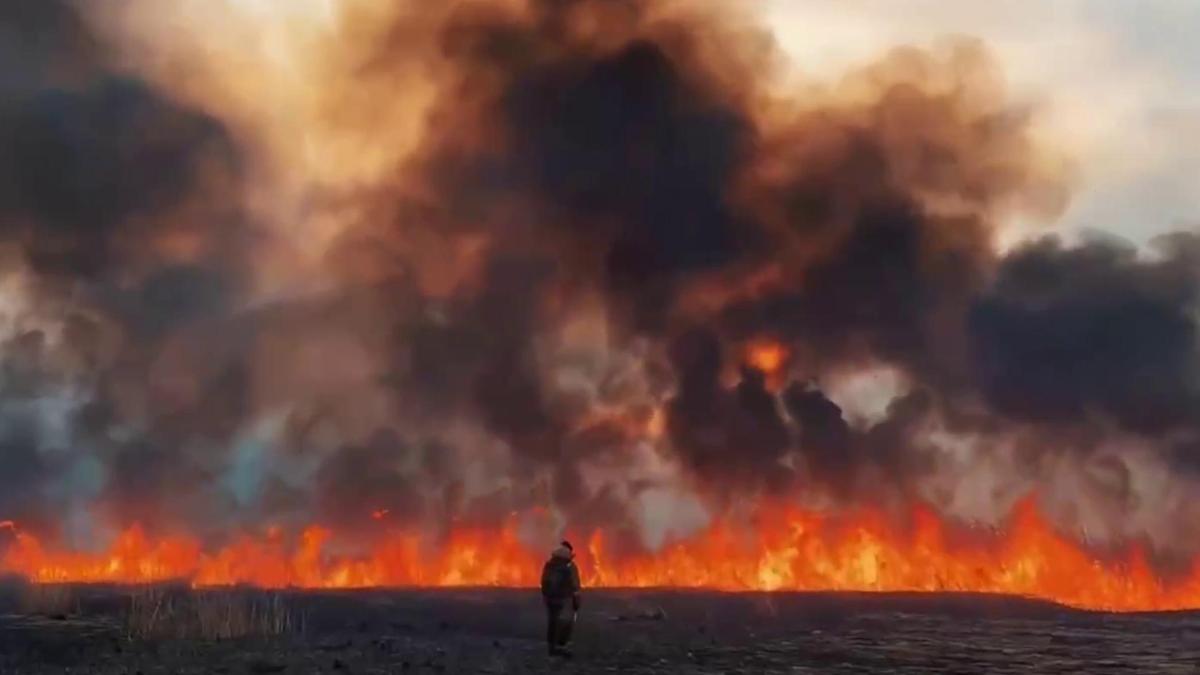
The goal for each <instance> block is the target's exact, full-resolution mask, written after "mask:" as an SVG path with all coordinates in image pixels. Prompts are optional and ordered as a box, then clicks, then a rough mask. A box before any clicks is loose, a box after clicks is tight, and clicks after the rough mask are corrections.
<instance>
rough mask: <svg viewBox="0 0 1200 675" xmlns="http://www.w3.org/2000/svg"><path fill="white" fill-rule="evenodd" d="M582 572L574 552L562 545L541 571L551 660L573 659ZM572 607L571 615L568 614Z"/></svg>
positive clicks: (569, 545) (564, 542)
mask: <svg viewBox="0 0 1200 675" xmlns="http://www.w3.org/2000/svg"><path fill="white" fill-rule="evenodd" d="M579 592H580V585H579V568H578V567H576V566H575V548H574V547H572V546H571V542H569V541H563V542H562V543H561V544H560V545H559V546H558V548H556V549H554V551H553V552H552V553H551V554H550V559H549V560H547V561H546V564H545V565H544V566H543V567H542V601H543V602H544V603H545V605H546V644H547V647H548V648H549V650H550V655H551V656H564V657H570V656H571V648H570V644H571V633H572V632H573V629H574V627H575V615H576V614H577V613H578V612H579ZM567 603H570V606H571V609H570V612H569V613H568V612H567Z"/></svg>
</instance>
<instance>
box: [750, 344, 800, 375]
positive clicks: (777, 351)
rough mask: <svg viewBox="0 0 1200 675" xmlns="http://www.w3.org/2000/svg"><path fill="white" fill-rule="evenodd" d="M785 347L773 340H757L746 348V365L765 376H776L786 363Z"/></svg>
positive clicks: (786, 350)
mask: <svg viewBox="0 0 1200 675" xmlns="http://www.w3.org/2000/svg"><path fill="white" fill-rule="evenodd" d="M789 356H790V354H789V353H788V349H787V347H785V346H784V345H783V344H781V343H779V342H775V341H773V340H765V339H764V340H758V341H755V342H751V343H750V344H749V345H748V346H747V347H746V356H745V360H746V364H747V365H749V366H751V367H753V368H755V369H756V370H758V371H760V372H762V373H763V374H764V375H767V376H771V377H773V376H775V375H778V374H779V372H780V370H781V369H782V368H783V366H784V365H785V364H786V363H787V360H788V357H789Z"/></svg>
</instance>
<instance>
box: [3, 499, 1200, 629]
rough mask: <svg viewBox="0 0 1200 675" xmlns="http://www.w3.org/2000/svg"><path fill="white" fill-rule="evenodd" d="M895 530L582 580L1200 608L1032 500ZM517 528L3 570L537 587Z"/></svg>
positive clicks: (127, 534)
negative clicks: (353, 551)
mask: <svg viewBox="0 0 1200 675" xmlns="http://www.w3.org/2000/svg"><path fill="white" fill-rule="evenodd" d="M890 522H891V521H889V520H888V519H887V518H886V517H884V516H883V515H882V514H880V513H876V512H870V511H866V512H862V513H859V514H856V515H855V516H854V517H851V518H846V519H844V520H843V519H839V520H838V521H837V522H834V521H833V520H831V519H829V518H827V517H825V516H822V515H821V514H818V513H814V512H810V511H805V510H801V509H797V508H787V507H782V508H772V509H765V508H764V509H760V510H759V513H758V517H757V519H756V521H755V523H754V525H753V526H751V527H745V526H744V525H743V524H740V523H733V522H728V521H716V522H714V523H712V524H711V525H710V526H708V527H707V528H705V529H704V530H702V531H700V532H699V533H697V534H695V535H693V536H691V537H688V538H687V539H684V540H681V541H677V542H675V543H672V544H670V545H668V546H666V547H665V548H664V549H662V550H660V551H658V552H657V553H653V554H640V555H635V556H628V555H625V556H616V555H613V554H612V553H611V551H610V549H609V547H608V543H607V540H606V538H605V536H604V534H603V533H602V532H597V533H595V534H593V535H592V536H591V537H590V539H589V540H588V545H587V547H586V550H585V551H581V556H580V567H581V571H582V574H583V577H584V583H585V585H588V586H593V587H685V588H708V589H716V590H726V591H741V590H767V591H772V590H798V591H809V590H822V591H823V590H846V591H971V592H988V593H1005V594H1013V595H1020V596H1027V597H1035V598H1042V599H1046V600H1051V601H1054V602H1059V603H1062V604H1064V605H1069V606H1073V607H1078V608H1084V609H1096V610H1109V611H1151V610H1176V609H1188V608H1197V607H1200V560H1198V561H1197V563H1196V564H1195V565H1193V567H1192V569H1191V570H1190V573H1189V574H1187V575H1184V576H1182V577H1181V578H1179V579H1176V580H1173V581H1170V582H1168V581H1166V580H1164V579H1162V578H1160V577H1159V576H1157V575H1156V574H1155V573H1154V572H1153V570H1152V569H1151V568H1150V566H1149V564H1148V563H1147V561H1146V556H1145V552H1144V550H1143V549H1142V548H1140V547H1137V546H1132V547H1130V548H1129V549H1128V550H1127V551H1126V553H1125V555H1124V556H1123V559H1122V560H1120V561H1118V562H1105V561H1101V560H1099V559H1097V558H1096V557H1094V556H1092V555H1090V554H1089V553H1088V552H1087V551H1086V550H1085V549H1084V548H1083V547H1081V546H1080V545H1079V544H1077V543H1076V542H1074V541H1073V540H1071V539H1070V538H1068V537H1066V536H1064V535H1062V534H1059V533H1058V532H1056V531H1055V530H1054V529H1053V527H1052V526H1051V525H1050V524H1049V523H1048V522H1047V521H1046V520H1045V518H1044V517H1043V516H1042V515H1041V514H1040V513H1039V511H1038V510H1037V507H1036V506H1035V504H1034V501H1033V500H1032V499H1026V500H1024V501H1022V502H1021V503H1019V504H1018V506H1017V508H1016V509H1015V511H1014V513H1013V516H1012V517H1011V518H1010V522H1009V523H1008V526H1007V528H1006V529H1005V530H1004V533H1003V534H993V535H988V536H986V537H979V536H975V537H970V538H969V539H970V541H963V537H956V536H953V535H957V534H958V533H957V532H952V528H950V527H949V526H948V525H947V524H946V523H944V522H943V521H942V520H941V519H939V518H938V516H936V515H935V514H933V513H932V512H931V511H929V510H927V509H924V508H915V509H914V511H913V516H912V522H913V525H912V527H910V528H896V527H894V526H893V525H890V524H889V523H890ZM516 524H517V523H516V521H515V520H512V521H510V522H509V523H508V524H507V525H505V526H504V527H502V528H500V529H499V530H498V531H491V530H483V529H471V528H461V529H456V530H453V531H452V532H450V534H449V535H448V536H447V538H446V539H445V541H444V542H443V543H442V544H441V545H440V546H438V547H436V548H434V549H432V550H431V549H430V548H429V547H428V546H427V545H426V543H425V542H424V540H423V539H422V538H421V537H420V536H419V535H418V534H416V533H415V532H392V533H389V534H387V535H384V536H382V537H381V538H380V539H379V540H378V541H376V542H375V543H374V544H373V545H372V546H371V547H370V550H369V551H368V553H367V554H366V555H363V556H357V557H356V556H346V555H339V554H335V553H333V552H332V550H331V548H332V547H331V544H332V541H333V539H334V537H333V532H332V531H330V530H328V529H325V528H322V527H317V526H313V527H309V528H307V529H306V530H304V531H303V532H302V533H301V534H300V536H299V538H298V540H297V541H295V542H288V541H285V539H284V538H283V537H280V536H278V534H277V533H276V534H272V535H268V536H265V537H251V536H243V537H241V538H238V539H236V540H235V541H233V542H231V543H230V544H228V545H226V546H225V547H223V548H221V549H220V550H217V551H215V552H206V551H204V550H203V549H202V548H201V546H200V545H199V544H198V542H197V541H196V540H195V539H194V538H192V537H188V536H174V537H171V536H168V537H163V538H158V539H151V538H149V537H147V536H146V534H145V533H144V532H143V530H142V529H141V528H139V527H137V526H133V527H130V528H128V529H126V530H125V531H124V532H122V533H121V535H120V536H118V537H117V539H116V541H115V542H114V543H113V545H112V546H111V547H110V548H109V550H107V551H105V552H103V553H95V554H92V553H79V552H71V551H63V550H56V549H51V548H47V547H45V546H43V545H42V543H41V542H40V541H39V540H38V539H37V538H35V537H34V536H32V535H30V534H28V533H25V532H22V531H20V530H18V529H15V528H14V529H13V532H14V533H15V539H14V540H13V542H12V543H11V545H10V546H9V548H8V550H7V552H6V553H4V555H3V557H0V571H2V572H7V573H15V574H18V575H22V576H25V577H27V578H29V579H31V580H33V581H37V582H48V583H53V582H109V583H146V582H154V581H163V580H171V579H188V580H190V581H191V583H192V584H193V585H195V586H224V585H233V584H250V585H256V586H262V587H269V588H281V587H303V588H354V587H373V586H513V587H532V586H534V585H536V584H537V582H538V578H539V573H540V569H541V562H542V556H543V552H542V551H538V550H535V549H534V548H531V547H530V546H528V545H527V544H525V543H523V542H522V541H521V540H520V539H519V538H518V536H517V527H516ZM951 539H959V540H960V541H959V542H958V543H951Z"/></svg>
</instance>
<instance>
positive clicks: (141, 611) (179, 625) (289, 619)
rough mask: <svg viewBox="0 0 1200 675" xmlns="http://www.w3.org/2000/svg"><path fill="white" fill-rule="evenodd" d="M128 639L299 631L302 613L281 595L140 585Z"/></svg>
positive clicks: (217, 637)
mask: <svg viewBox="0 0 1200 675" xmlns="http://www.w3.org/2000/svg"><path fill="white" fill-rule="evenodd" d="M125 627H126V632H127V634H128V636H129V637H130V638H141V639H145V638H180V639H202V640H228V639H233V638H241V637H250V636H275V635H284V634H291V633H298V632H303V629H304V621H303V615H302V614H301V613H299V612H297V611H295V610H294V609H293V608H291V607H290V606H289V603H288V602H287V598H286V597H285V596H284V595H282V594H280V593H271V592H265V591H255V590H248V589H221V590H191V589H186V588H178V587H168V586H160V585H154V586H143V587H140V588H138V589H136V590H135V591H134V592H133V593H132V594H131V597H130V604H129V612H128V614H127V615H126V620H125Z"/></svg>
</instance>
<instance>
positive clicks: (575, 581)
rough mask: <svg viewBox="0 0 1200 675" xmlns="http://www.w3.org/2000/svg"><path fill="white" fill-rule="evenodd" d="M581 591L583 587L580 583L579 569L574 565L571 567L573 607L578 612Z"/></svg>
mask: <svg viewBox="0 0 1200 675" xmlns="http://www.w3.org/2000/svg"><path fill="white" fill-rule="evenodd" d="M580 590H582V586H581V584H580V583H579V567H578V566H577V565H574V564H572V565H571V606H572V607H574V608H575V611H576V612H578V611H579V592H580Z"/></svg>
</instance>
